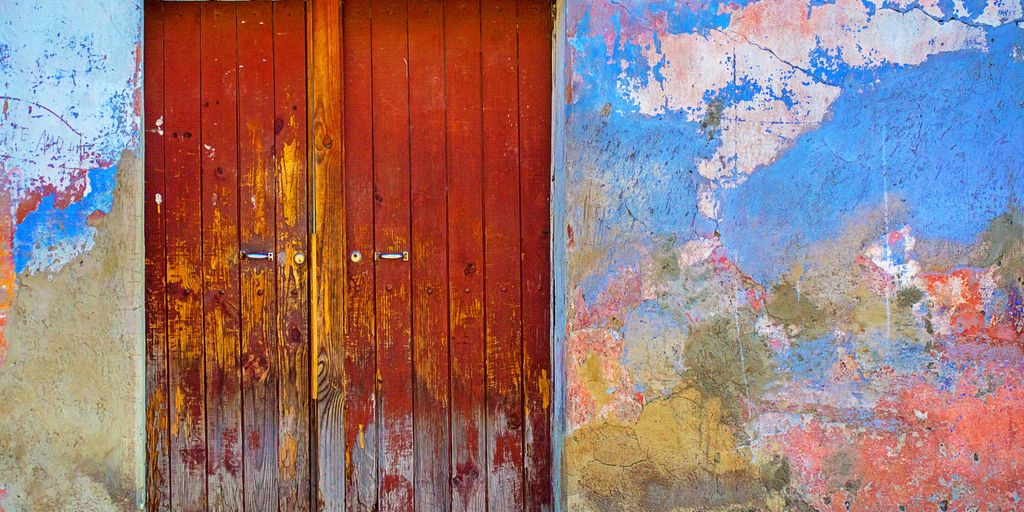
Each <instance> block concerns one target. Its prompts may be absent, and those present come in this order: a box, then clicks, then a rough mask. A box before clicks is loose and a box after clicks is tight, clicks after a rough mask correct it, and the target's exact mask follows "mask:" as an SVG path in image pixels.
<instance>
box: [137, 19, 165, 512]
mask: <svg viewBox="0 0 1024 512" xmlns="http://www.w3.org/2000/svg"><path fill="white" fill-rule="evenodd" d="M153 10H155V11H156V13H155V14H153V15H150V16H146V19H145V28H144V31H145V32H144V36H143V37H145V40H146V45H145V49H144V54H143V59H144V61H145V62H156V63H158V64H157V65H154V66H146V95H145V110H146V112H145V123H146V127H147V128H149V127H156V126H157V125H158V124H160V125H163V123H164V94H163V92H164V19H163V13H162V8H161V6H160V5H155V6H153ZM162 131H163V129H162V128H161V129H160V130H156V129H151V128H150V129H147V130H146V131H145V147H146V172H145V197H146V200H145V213H144V216H145V232H146V236H145V244H146V245H145V250H146V270H145V272H146V302H145V305H146V326H147V327H146V473H147V474H146V509H147V510H154V511H161V512H162V511H166V510H169V509H170V494H171V487H170V478H171V470H170V461H169V455H170V442H169V436H170V425H169V424H168V406H169V400H168V395H167V389H168V388H167V377H168V376H167V293H166V292H167V286H166V284H167V259H166V251H165V249H166V244H165V242H166V239H165V234H164V216H165V212H166V211H167V210H166V207H165V206H164V204H163V198H164V197H165V196H166V195H167V191H166V183H165V174H166V172H165V158H164V155H165V152H164V137H163V133H162ZM157 196H159V197H160V201H159V202H158V201H156V197H157Z"/></svg>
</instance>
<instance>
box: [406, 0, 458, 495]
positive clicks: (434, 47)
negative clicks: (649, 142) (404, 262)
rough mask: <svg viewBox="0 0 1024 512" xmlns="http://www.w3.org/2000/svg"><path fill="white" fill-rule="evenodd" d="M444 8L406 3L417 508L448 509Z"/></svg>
mask: <svg viewBox="0 0 1024 512" xmlns="http://www.w3.org/2000/svg"><path fill="white" fill-rule="evenodd" d="M444 67H445V62H444V2H443V0H425V1H421V2H410V3H409V106H410V112H409V117H410V119H409V132H410V133H409V137H410V172H411V175H412V176H411V187H412V254H413V258H412V322H413V327H412V332H413V362H414V368H413V371H414V381H413V382H414V387H413V405H414V410H413V424H414V425H415V427H416V431H415V435H414V440H413V444H414V449H415V464H416V465H415V474H416V480H415V482H414V488H415V492H416V496H415V508H416V509H417V510H422V511H429V510H446V509H447V508H448V506H449V504H450V500H451V498H450V496H449V488H450V487H449V486H450V484H449V464H450V459H451V452H450V448H449V445H448V443H449V437H448V436H449V433H450V431H449V428H448V403H449V398H448V379H449V375H448V232H447V220H448V214H447V194H446V191H445V190H444V189H443V188H442V187H440V186H439V184H443V183H445V180H446V179H447V176H446V169H445V149H446V148H445V128H444V127H445V97H444Z"/></svg>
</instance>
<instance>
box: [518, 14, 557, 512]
mask: <svg viewBox="0 0 1024 512" xmlns="http://www.w3.org/2000/svg"><path fill="white" fill-rule="evenodd" d="M518 19H519V172H520V185H521V187H522V188H521V202H520V204H521V221H522V237H523V238H522V268H523V276H522V280H523V285H522V286H523V287H522V293H523V389H524V415H525V419H526V421H525V422H524V442H525V448H526V451H525V460H524V466H525V469H526V482H525V486H526V495H525V509H526V510H535V511H539V512H548V511H550V510H552V509H553V506H554V503H553V499H552V491H551V470H552V467H551V411H550V408H551V341H550V340H551V338H550V332H551V327H550V325H551V322H550V317H551V309H550V308H551V277H550V273H551V259H550V258H551V242H550V240H551V216H550V211H551V203H550V200H551V199H550V198H551V30H552V27H551V23H552V21H551V6H550V5H549V4H548V2H547V1H544V0H520V1H519V15H518Z"/></svg>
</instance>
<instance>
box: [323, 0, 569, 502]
mask: <svg viewBox="0 0 1024 512" xmlns="http://www.w3.org/2000/svg"><path fill="white" fill-rule="evenodd" d="M313 5H314V6H315V7H314V17H313V18H314V22H313V23H314V27H320V29H321V30H325V31H327V32H325V33H327V34H330V35H329V36H324V38H323V39H315V40H314V44H313V48H314V50H313V53H314V64H313V65H314V68H315V69H314V71H313V75H314V79H313V83H314V96H315V101H314V104H316V105H317V106H318V107H317V112H316V114H315V116H316V120H315V123H316V126H317V129H316V131H315V132H314V137H316V138H317V145H318V146H317V147H318V149H317V153H318V164H317V166H318V171H317V177H318V178H317V180H318V184H317V188H318V189H322V190H331V191H332V192H330V193H328V192H323V193H322V195H318V197H320V198H322V201H320V200H318V206H317V208H318V210H327V211H322V212H321V214H320V215H321V216H322V218H323V219H326V221H324V222H323V224H325V226H323V228H322V229H323V230H324V231H323V232H322V234H320V235H318V236H320V237H325V236H326V237H330V236H331V235H330V234H324V233H332V231H330V230H331V229H337V227H336V226H334V224H335V222H339V223H343V224H344V238H345V244H344V246H337V247H333V249H331V250H327V249H324V250H322V254H321V255H320V256H319V257H318V261H319V262H320V263H319V264H320V265H323V266H324V267H323V268H325V269H326V268H328V266H329V265H331V264H332V263H336V266H334V267H333V268H342V267H343V268H344V270H343V271H340V272H343V273H339V274H338V278H337V279H332V278H331V277H330V275H328V274H330V272H331V271H330V270H329V271H327V272H325V273H324V275H321V276H319V277H318V279H320V280H322V283H321V284H320V285H318V286H319V287H320V291H319V292H318V293H319V295H320V296H321V299H320V300H321V301H322V306H320V307H322V308H323V311H322V313H318V315H320V314H322V315H323V319H324V321H323V322H322V325H323V327H322V331H321V332H322V334H323V336H322V337H321V339H322V340H323V341H322V343H325V346H323V347H321V362H322V365H321V366H322V369H321V379H320V381H321V388H320V396H319V402H320V407H319V411H320V417H319V436H320V437H319V443H318V449H319V465H320V473H319V482H318V487H319V499H320V502H321V504H322V508H323V509H324V510H380V511H401V512H406V511H412V510H419V511H439V510H472V511H477V510H492V511H504V510H529V511H536V510H550V509H551V507H552V494H551V452H550V444H551V443H550V438H549V431H550V420H549V417H550V411H549V389H550V384H549V381H550V355H549V347H550V344H549V297H550V296H549V268H550V267H549V230H550V226H549V198H550V194H549V185H550V181H549V176H550V169H549V168H550V156H549V154H550V143H549V141H550V108H551V107H550V105H551V60H550V59H551V46H550V36H551V10H550V3H549V2H548V1H547V0H518V1H516V0H473V1H468V0H423V1H412V0H346V1H344V2H342V5H341V8H340V11H339V9H338V7H337V3H336V2H333V1H331V0H326V1H320V2H318V1H314V2H313ZM318 16H323V17H327V18H330V19H327V20H323V19H321V20H319V21H318V20H317V17H318ZM339 22H340V26H338V25H337V24H338V23H339ZM332 24H333V26H332ZM314 30H317V29H316V28H315V29H314ZM334 38H337V40H338V41H340V50H339V51H333V48H334V46H333V45H334V44H335V43H334V42H333V41H334V40H335V39H334ZM339 61H340V62H339ZM339 74H340V77H339V76H338V75H339ZM336 80H337V81H340V83H335V81H336ZM339 134H343V135H342V136H341V137H340V138H342V139H343V141H344V151H343V155H344V156H343V159H341V158H340V157H338V156H337V154H336V153H335V151H336V150H335V149H332V146H333V143H332V141H333V140H334V138H335V137H339ZM332 155H333V156H332ZM336 157H337V158H339V160H343V163H339V164H337V165H338V166H339V168H338V169H337V170H335V169H334V168H332V167H331V166H332V165H333V164H331V163H330V162H331V161H332V158H336ZM320 158H322V159H323V161H322V162H321V161H320ZM334 193H337V194H343V197H341V198H338V197H332V195H331V194H334ZM337 232H340V230H338V231H337ZM335 236H336V235H335ZM323 243H324V244H328V243H329V241H327V240H324V241H323ZM342 262H343V263H342ZM342 276H343V279H342V278H341V277H342ZM335 294H338V295H340V297H341V299H340V300H335V299H334V298H333V297H334V295H335ZM332 303H333V304H336V305H335V306H334V307H333V308H332V306H331V305H330V304H332ZM338 303H340V304H338ZM316 310H319V307H318V308H317V309H316ZM336 310H337V311H336ZM334 318H338V319H341V320H340V322H336V321H334V320H333V319H334ZM337 324H343V325H337ZM334 367H337V368H339V370H338V371H335V370H334ZM342 452H343V454H342Z"/></svg>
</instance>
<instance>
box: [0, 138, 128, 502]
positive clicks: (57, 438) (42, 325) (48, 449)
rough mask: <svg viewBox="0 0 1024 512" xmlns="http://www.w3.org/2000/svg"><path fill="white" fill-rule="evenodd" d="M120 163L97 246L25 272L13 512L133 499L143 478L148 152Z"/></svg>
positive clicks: (8, 399)
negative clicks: (52, 269) (53, 268)
mask: <svg viewBox="0 0 1024 512" xmlns="http://www.w3.org/2000/svg"><path fill="white" fill-rule="evenodd" d="M118 169H119V173H118V183H117V189H116V191H115V194H114V204H113V208H112V210H111V212H110V213H109V214H108V215H107V216H105V217H103V218H100V219H98V220H97V221H96V223H95V224H94V225H95V227H96V229H97V233H96V239H95V240H96V245H95V247H94V248H93V249H92V250H91V251H89V252H88V253H86V254H83V255H82V256H81V257H79V258H77V259H76V260H74V261H72V262H71V263H70V264H68V265H67V266H65V267H64V268H63V269H61V270H60V271H58V272H56V273H53V274H45V273H40V274H36V275H22V276H20V277H19V284H18V292H17V297H16V299H15V302H14V306H13V309H12V311H11V313H10V317H9V321H8V325H7V329H6V331H5V332H6V334H7V338H8V341H9V352H8V355H7V362H6V363H5V364H4V365H3V366H2V367H0V489H2V488H3V487H2V486H6V487H7V496H6V498H5V499H3V501H0V509H3V508H6V510H7V511H8V512H13V511H23V510H24V511H35V510H40V511H42V510H46V511H121V510H135V509H136V503H137V501H138V499H139V496H137V492H139V490H140V489H142V488H143V485H142V470H141V468H142V458H143V449H144V438H145V437H144V434H143V433H142V426H141V418H142V415H143V411H142V400H141V392H142V391H141V390H142V389H143V388H144V381H143V378H144V377H143V370H142V364H143V362H142V354H141V351H142V350H143V332H144V331H143V329H144V324H143V318H144V317H143V313H142V307H143V306H142V290H143V282H142V279H143V274H142V270H143V268H142V267H143V256H142V242H141V234H142V229H141V225H142V209H141V198H142V193H141V178H140V177H141V176H142V162H141V160H140V159H138V158H137V157H136V156H134V155H133V154H131V153H129V152H127V151H126V152H124V153H123V154H122V156H121V160H120V162H119V164H118ZM0 494H2V493H0Z"/></svg>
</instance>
